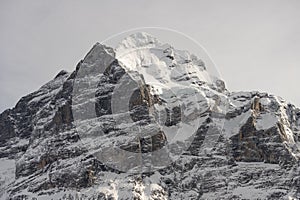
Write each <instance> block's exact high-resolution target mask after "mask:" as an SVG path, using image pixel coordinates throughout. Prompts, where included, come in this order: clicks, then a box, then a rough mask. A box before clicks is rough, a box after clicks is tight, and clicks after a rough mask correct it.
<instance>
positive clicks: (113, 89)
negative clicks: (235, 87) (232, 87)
mask: <svg viewBox="0 0 300 200" xmlns="http://www.w3.org/2000/svg"><path fill="white" fill-rule="evenodd" d="M299 129H300V110H299V109H298V108H296V107H295V106H293V105H291V104H288V103H286V102H285V101H284V100H282V99H281V98H279V97H276V96H273V95H269V94H265V93H260V92H239V93H231V92H229V91H227V90H226V88H225V85H224V82H223V81H221V80H219V79H217V78H214V77H212V76H210V75H209V74H208V73H207V71H206V66H205V64H204V63H203V62H202V61H201V60H200V59H198V58H197V57H195V56H193V55H191V54H189V53H188V52H186V51H180V50H176V49H174V48H173V47H171V46H170V45H168V44H163V43H161V42H159V41H158V40H157V39H155V38H154V37H152V36H150V35H147V34H144V33H137V34H134V35H132V36H129V37H128V38H126V39H124V40H123V41H122V42H121V43H120V44H119V46H118V47H117V48H116V49H112V48H110V47H106V46H104V45H101V44H98V43H97V44H96V45H94V47H93V48H92V49H91V51H90V52H89V53H88V54H87V56H86V57H85V58H84V59H83V60H82V61H80V62H79V63H78V65H77V67H76V70H75V71H74V72H72V73H68V72H65V71H61V72H60V73H59V74H58V75H57V76H56V77H55V78H54V79H53V80H52V81H50V82H48V83H47V84H45V85H44V86H42V87H41V88H40V89H39V90H37V91H36V92H33V93H31V94H29V95H27V96H25V97H23V98H21V100H20V101H19V102H18V103H17V105H16V106H15V107H14V108H12V109H8V110H6V111H4V112H3V113H2V114H1V115H0V137H1V140H0V149H1V151H0V174H1V176H0V177H1V178H0V197H1V199H13V200H19V199H300V170H299V161H298V160H299V156H300V154H299V136H300V131H299Z"/></svg>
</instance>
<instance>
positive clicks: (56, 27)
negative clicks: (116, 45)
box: [0, 0, 300, 111]
mask: <svg viewBox="0 0 300 200" xmlns="http://www.w3.org/2000/svg"><path fill="white" fill-rule="evenodd" d="M299 10H300V1H298V0H243V1H241V0H226V1H225V0H218V1H217V0H207V1H201V0H194V1H192V0H190V1H188V0H185V1H183V0H182V1H174V0H151V1H149V0H119V1H116V0H107V1H99V0H95V1H89V0H87V1H83V0H82V1H75V0H70V1H66V0H64V1H61V0H51V1H50V0H49V1H39V0H36V1H32V0H28V1H13V0H2V1H1V2H0V27H1V29H0V30H1V31H0V44H1V45H0V69H1V73H0V94H1V98H0V111H3V110H4V109H5V108H9V107H13V106H14V105H15V103H16V102H17V101H18V99H19V98H20V97H22V96H24V95H26V94H28V93H30V92H32V91H34V90H36V89H38V88H39V87H40V86H41V85H42V84H44V83H45V82H47V81H49V80H50V79H52V78H53V77H54V76H55V75H56V73H58V72H59V71H60V70H61V69H66V70H68V71H72V70H74V69H75V65H76V64H77V62H78V61H79V60H80V59H82V58H83V56H84V55H85V54H86V53H87V52H88V50H89V49H90V48H91V47H92V45H93V44H94V43H96V42H97V41H102V40H104V39H106V38H107V37H109V36H111V35H113V34H116V33H118V32H121V31H124V30H128V29H131V28H136V27H143V26H156V27H157V26H159V27H167V28H171V29H175V30H178V31H181V32H183V33H186V34H187V35H189V36H191V37H193V38H194V39H196V40H197V41H198V42H199V43H200V44H202V45H203V46H204V47H205V48H206V50H207V51H208V52H209V54H210V56H211V57H212V59H213V60H214V62H215V63H216V64H217V66H218V69H219V71H220V72H221V75H222V78H223V79H224V80H225V81H226V84H227V88H228V89H229V90H231V91H239V90H260V91H267V92H270V93H272V94H276V95H279V96H281V97H283V98H285V99H286V100H288V101H290V102H292V103H294V104H296V105H298V106H300V92H299V89H298V88H299V87H298V86H299V77H300V12H299Z"/></svg>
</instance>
